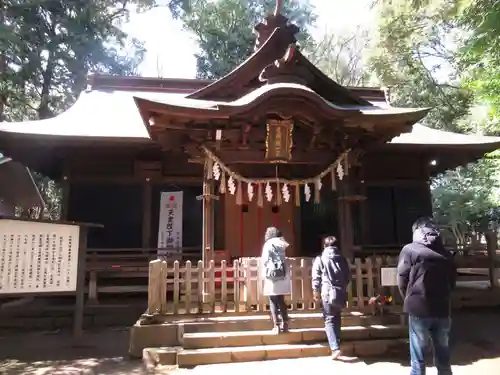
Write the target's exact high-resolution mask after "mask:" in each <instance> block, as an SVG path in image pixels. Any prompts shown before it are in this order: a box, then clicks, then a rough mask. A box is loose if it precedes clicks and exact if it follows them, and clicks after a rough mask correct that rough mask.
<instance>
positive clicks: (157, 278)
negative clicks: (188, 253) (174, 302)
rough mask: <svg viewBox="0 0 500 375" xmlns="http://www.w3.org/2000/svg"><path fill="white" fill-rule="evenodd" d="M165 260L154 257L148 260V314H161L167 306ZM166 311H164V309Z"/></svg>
mask: <svg viewBox="0 0 500 375" xmlns="http://www.w3.org/2000/svg"><path fill="white" fill-rule="evenodd" d="M166 266H167V262H165V261H163V260H160V259H156V260H153V261H151V262H149V282H148V314H150V315H153V314H161V313H163V310H164V309H166V306H167V293H166V288H167V280H166ZM165 312H166V311H165Z"/></svg>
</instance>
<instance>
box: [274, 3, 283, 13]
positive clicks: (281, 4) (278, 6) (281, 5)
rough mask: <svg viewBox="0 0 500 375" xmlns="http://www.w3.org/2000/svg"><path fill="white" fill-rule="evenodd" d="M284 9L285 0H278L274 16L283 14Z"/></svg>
mask: <svg viewBox="0 0 500 375" xmlns="http://www.w3.org/2000/svg"><path fill="white" fill-rule="evenodd" d="M282 10H283V0H276V7H275V8H274V16H275V17H276V16H277V15H278V14H281V11H282Z"/></svg>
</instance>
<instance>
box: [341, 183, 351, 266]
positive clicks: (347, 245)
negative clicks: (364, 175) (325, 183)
mask: <svg viewBox="0 0 500 375" xmlns="http://www.w3.org/2000/svg"><path fill="white" fill-rule="evenodd" d="M347 185H348V182H347V180H346V179H345V177H344V180H341V181H339V182H338V183H337V192H338V204H339V231H340V250H341V252H342V254H343V255H344V256H345V257H346V258H348V259H352V258H353V256H354V252H353V243H354V241H353V230H352V215H351V206H350V204H349V201H348V200H347V199H346V197H347V195H348V191H349V188H348V186H347Z"/></svg>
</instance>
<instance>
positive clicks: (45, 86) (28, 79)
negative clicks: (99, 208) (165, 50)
mask: <svg viewBox="0 0 500 375" xmlns="http://www.w3.org/2000/svg"><path fill="white" fill-rule="evenodd" d="M152 5H154V1H153V0H135V1H129V0H64V1H63V0H30V1H26V0H4V1H2V2H1V5H0V121H23V120H27V119H44V118H49V117H52V116H54V115H56V114H58V113H61V112H62V111H64V110H65V109H67V108H68V107H69V106H70V105H71V104H72V103H73V102H74V101H75V99H76V98H77V97H78V95H79V94H80V92H81V91H82V90H83V89H84V88H85V86H86V81H87V77H88V75H89V73H110V74H117V75H133V74H135V73H136V68H137V66H138V64H139V63H140V62H141V60H142V57H143V54H144V48H143V46H142V44H141V43H140V42H139V41H137V40H134V39H130V38H128V37H127V35H126V34H125V33H124V32H123V31H121V30H120V23H121V22H123V21H124V20H126V19H127V17H128V14H129V8H128V6H135V7H136V8H137V9H145V8H148V7H151V6H152ZM35 179H36V182H37V184H38V186H39V188H40V189H41V192H42V194H43V197H44V199H45V201H46V203H47V205H48V212H49V216H50V217H52V218H54V217H57V214H56V212H58V211H59V209H60V189H59V188H57V186H56V185H55V183H54V182H53V181H50V180H48V179H47V178H44V177H43V176H41V175H38V174H36V175H35Z"/></svg>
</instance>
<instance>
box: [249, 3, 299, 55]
mask: <svg viewBox="0 0 500 375" xmlns="http://www.w3.org/2000/svg"><path fill="white" fill-rule="evenodd" d="M283 4H284V1H283V0H276V6H275V8H274V13H272V14H269V15H267V17H265V18H264V20H263V21H262V22H260V23H259V24H258V25H256V26H255V32H256V33H257V40H256V41H255V50H258V49H259V48H260V47H261V46H262V45H263V44H264V43H265V42H266V41H267V40H268V39H269V37H270V36H271V34H272V33H273V31H274V30H276V29H277V28H281V29H283V30H285V33H284V34H285V35H284V36H283V37H282V38H285V39H286V41H287V42H286V44H285V45H288V44H291V43H295V42H296V41H297V39H296V38H295V34H297V33H298V32H299V28H298V27H297V26H296V25H294V24H291V23H290V22H289V20H288V18H286V17H285V16H284V15H283V14H282V11H283Z"/></svg>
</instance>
